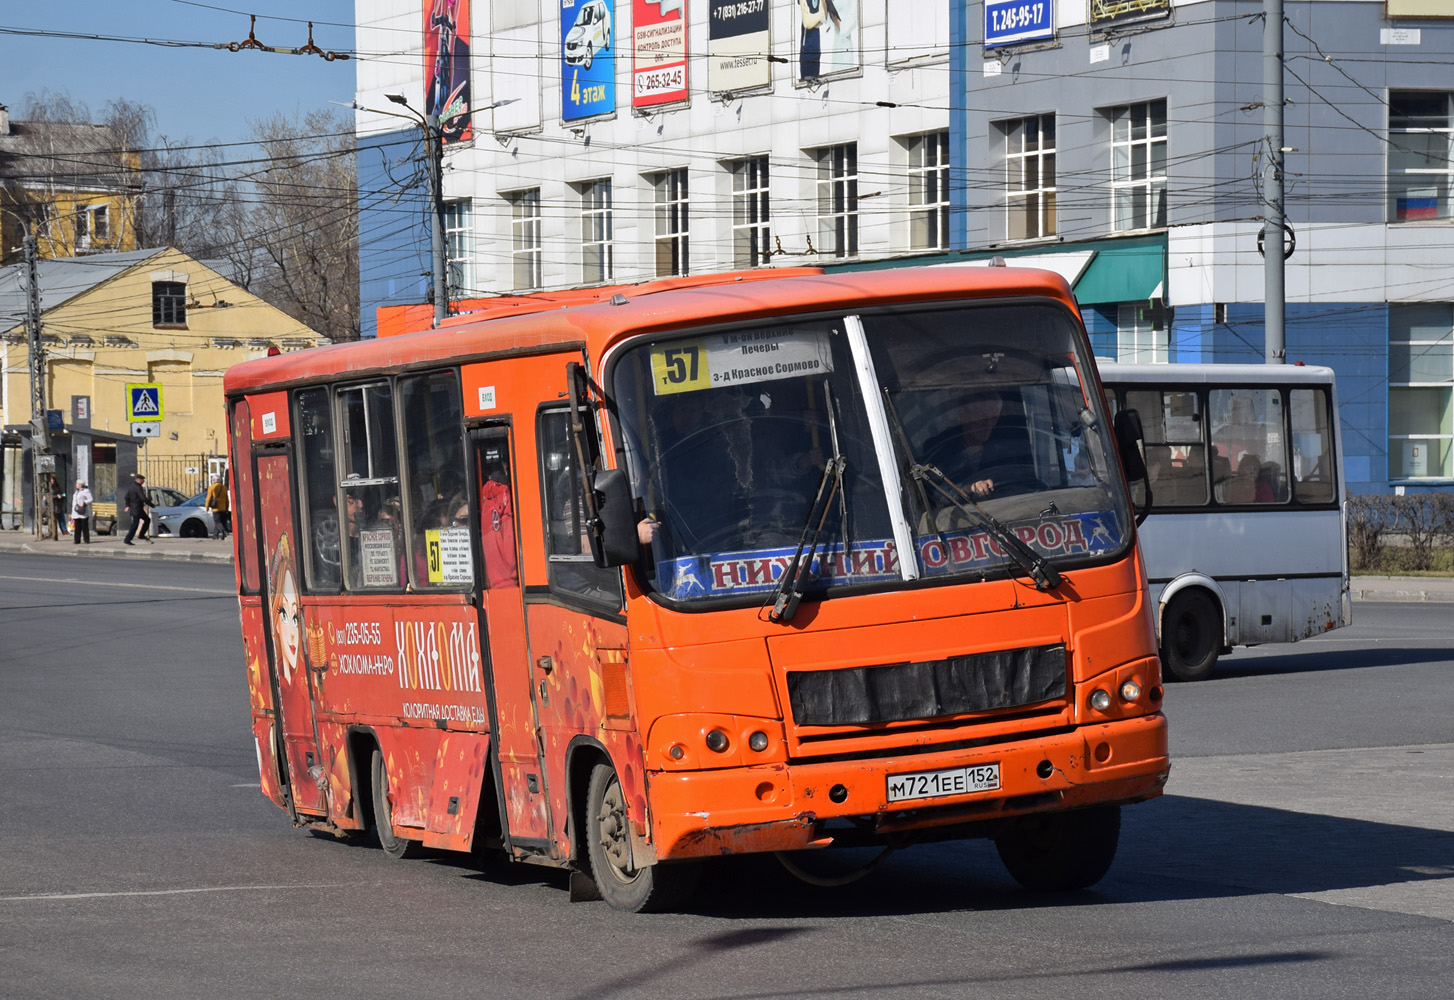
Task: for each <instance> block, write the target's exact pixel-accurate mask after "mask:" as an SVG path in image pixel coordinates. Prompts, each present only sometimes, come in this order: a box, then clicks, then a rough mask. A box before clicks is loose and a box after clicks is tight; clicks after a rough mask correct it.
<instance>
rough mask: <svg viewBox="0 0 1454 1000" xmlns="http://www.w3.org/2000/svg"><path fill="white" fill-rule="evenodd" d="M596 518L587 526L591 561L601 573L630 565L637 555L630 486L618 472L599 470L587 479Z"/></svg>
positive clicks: (623, 474)
mask: <svg viewBox="0 0 1454 1000" xmlns="http://www.w3.org/2000/svg"><path fill="white" fill-rule="evenodd" d="M591 489H592V491H593V492H594V493H595V495H596V497H595V499H596V518H595V520H594V521H593V522H592V523H591V532H590V535H591V558H592V559H594V560H595V561H596V565H597V566H600V567H602V568H603V569H604V568H606V567H609V566H625V565H627V564H629V563H634V562H635V561H636V560H637V558H638V557H639V556H640V554H641V542H640V541H638V539H637V535H636V505H635V504H633V503H632V502H631V484H630V483H628V482H627V481H626V473H624V472H622V471H621V470H620V469H602V470H601V471H600V472H597V473H596V474H595V475H594V476H593V477H592V479H591Z"/></svg>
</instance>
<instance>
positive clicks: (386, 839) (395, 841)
mask: <svg viewBox="0 0 1454 1000" xmlns="http://www.w3.org/2000/svg"><path fill="white" fill-rule="evenodd" d="M371 770H372V772H373V793H374V794H373V799H374V832H375V834H376V835H377V836H378V838H379V847H380V848H382V849H383V852H384V854H386V855H387V856H389V857H391V858H394V859H398V858H405V857H408V856H409V853H410V850H411V849H412V848H413V847H414V841H412V840H407V839H405V838H404V837H399V836H395V834H394V818H393V810H392V809H391V808H390V807H389V769H388V768H387V767H385V766H384V752H383V751H382V750H380V749H379V748H378V747H374V758H373V764H372V767H371Z"/></svg>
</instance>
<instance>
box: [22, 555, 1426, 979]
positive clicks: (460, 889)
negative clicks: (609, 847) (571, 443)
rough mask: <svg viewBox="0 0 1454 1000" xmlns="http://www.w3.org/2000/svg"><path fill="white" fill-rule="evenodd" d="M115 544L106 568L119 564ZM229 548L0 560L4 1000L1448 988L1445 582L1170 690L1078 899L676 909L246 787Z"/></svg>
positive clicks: (741, 863)
mask: <svg viewBox="0 0 1454 1000" xmlns="http://www.w3.org/2000/svg"><path fill="white" fill-rule="evenodd" d="M113 564H114V565H113ZM230 572H231V571H230V569H229V568H228V567H225V566H205V565H192V564H166V563H158V564H149V565H145V566H142V565H139V564H137V563H135V562H131V561H126V560H62V559H56V558H51V557H44V556H22V555H14V554H5V555H3V556H0V765H3V768H0V845H3V848H0V997H4V998H12V997H13V998H22V997H44V998H57V997H60V998H67V997H87V998H107V997H138V998H143V997H144V998H148V1000H155V998H170V997H179V998H196V997H207V998H214V997H217V998H223V997H227V998H230V997H264V996H268V997H271V996H278V995H283V994H292V995H298V994H301V993H304V992H306V993H309V994H312V995H318V996H345V995H349V996H361V997H371V996H384V995H399V994H407V995H410V996H416V997H419V996H433V995H435V994H436V993H437V994H440V995H445V994H447V995H450V996H467V997H511V998H515V997H561V998H576V997H579V998H588V997H589V998H595V997H610V998H615V997H732V998H768V997H837V998H858V997H864V998H868V997H874V998H876V997H955V998H958V997H968V996H975V997H979V996H987V997H988V996H993V997H1046V998H1051V997H1055V998H1061V997H1072V996H1074V997H1079V996H1087V997H1124V996H1126V995H1127V994H1134V995H1142V996H1151V997H1180V996H1188V997H1189V996H1196V997H1198V998H1204V997H1238V998H1242V997H1282V996H1308V997H1360V998H1363V997H1369V996H1378V997H1420V998H1423V997H1439V996H1450V995H1454V957H1451V944H1454V933H1451V921H1454V794H1451V793H1454V731H1451V727H1454V723H1451V722H1450V720H1451V719H1454V684H1451V682H1450V671H1451V669H1454V638H1451V632H1450V629H1449V625H1448V617H1447V616H1448V612H1447V611H1446V610H1445V609H1444V608H1441V607H1440V606H1437V605H1397V604H1386V605H1384V604H1379V605H1374V604H1360V605H1357V606H1356V608H1355V619H1356V621H1357V624H1356V625H1355V626H1354V627H1353V628H1351V629H1348V630H1345V631H1343V632H1341V633H1334V634H1333V635H1330V636H1328V637H1325V638H1322V639H1316V640H1311V641H1308V642H1306V643H1303V644H1300V645H1298V646H1296V647H1271V648H1270V649H1269V650H1267V651H1263V650H1250V651H1239V652H1238V653H1237V654H1235V655H1234V656H1231V657H1228V658H1226V659H1225V660H1224V661H1223V665H1222V667H1221V668H1220V670H1219V672H1218V674H1217V675H1215V676H1214V677H1213V679H1211V680H1209V681H1206V682H1203V683H1201V684H1195V685H1172V686H1171V687H1170V688H1169V689H1168V693H1167V698H1166V707H1167V713H1168V715H1169V716H1170V718H1171V724H1172V744H1173V753H1174V755H1175V762H1174V766H1173V772H1172V779H1171V782H1170V784H1169V786H1168V790H1167V791H1168V794H1167V795H1166V796H1164V797H1162V798H1161V799H1158V800H1156V801H1153V802H1149V803H1145V804H1142V805H1139V806H1135V807H1132V808H1129V809H1127V810H1126V811H1125V814H1124V827H1123V833H1122V844H1121V852H1120V855H1119V857H1118V859H1117V862H1116V865H1115V866H1114V867H1113V868H1112V870H1111V873H1110V875H1109V876H1107V878H1106V879H1105V880H1104V881H1103V882H1101V883H1100V885H1098V886H1097V887H1096V888H1095V889H1094V890H1092V891H1088V892H1083V893H1074V894H1064V895H1039V896H1037V895H1033V894H1029V893H1026V892H1024V891H1022V890H1020V889H1018V888H1017V887H1016V886H1015V885H1014V884H1013V883H1012V882H1011V881H1010V879H1009V878H1008V876H1007V875H1005V873H1004V871H1003V869H1002V868H1001V866H1000V864H999V861H998V859H997V858H996V856H995V854H994V850H993V848H992V847H991V846H989V845H988V844H985V843H978V842H974V843H967V844H964V843H962V844H941V845H927V846H922V847H917V848H912V849H909V850H905V851H902V852H900V853H898V854H896V855H894V856H893V857H891V858H890V859H888V861H886V862H885V863H884V864H883V865H881V866H880V867H879V868H878V869H877V870H876V871H875V872H874V873H873V874H872V875H870V876H869V877H868V878H867V879H866V880H864V881H862V882H859V883H857V884H856V885H854V886H851V887H849V888H845V889H837V890H825V889H814V888H810V887H808V886H806V885H803V884H801V883H799V882H796V881H794V880H793V879H791V878H790V877H789V876H787V875H786V874H785V873H784V872H783V871H782V870H781V869H780V868H778V867H777V866H776V864H775V863H774V862H773V861H772V860H771V859H760V858H749V859H733V860H731V861H729V862H726V863H723V864H721V865H720V866H718V867H717V868H716V869H715V870H714V871H713V872H712V873H711V875H710V876H709V879H708V884H707V886H706V889H705V891H704V893H703V894H702V896H701V898H700V899H699V900H698V902H697V903H696V904H695V905H694V906H693V907H692V908H691V909H690V910H689V911H688V912H686V913H680V914H672V915H659V916H628V915H625V914H620V913H616V912H614V911H611V910H609V909H607V908H606V907H605V906H604V904H600V903H579V904H571V903H569V902H568V901H567V896H566V892H565V879H564V877H563V876H562V875H561V874H560V873H558V872H554V871H550V870H545V869H539V868H533V867H529V866H525V865H509V864H505V863H504V862H501V861H494V862H490V861H483V862H482V861H479V860H474V859H469V858H456V857H453V856H448V855H443V854H435V855H428V856H426V857H424V858H421V859H419V860H407V861H402V862H390V861H388V860H387V859H386V858H384V856H383V855H382V853H381V852H379V851H377V850H375V849H370V848H368V847H365V846H355V845H351V844H347V843H341V842H336V841H333V840H330V839H324V838H318V837H313V836H310V835H309V834H307V833H305V832H302V831H298V830H294V829H292V828H291V827H290V826H289V824H288V821H287V819H286V817H285V816H284V814H283V813H282V812H281V811H280V810H278V809H277V808H275V807H274V806H273V805H272V804H271V803H269V802H267V801H266V800H265V799H263V798H262V796H261V795H260V793H259V792H258V790H257V762H256V760H255V756H254V752H253V749H252V743H251V737H250V733H249V731H248V728H247V714H248V713H247V698H246V691H245V687H244V678H243V669H242V660H241V655H240V644H239V639H238V626H237V612H236V602H235V599H234V598H233V597H232V596H231V590H230V584H231V576H230Z"/></svg>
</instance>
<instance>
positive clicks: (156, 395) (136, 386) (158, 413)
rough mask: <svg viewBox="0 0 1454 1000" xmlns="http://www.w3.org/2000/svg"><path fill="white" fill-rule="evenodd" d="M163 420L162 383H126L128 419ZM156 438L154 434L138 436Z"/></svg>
mask: <svg viewBox="0 0 1454 1000" xmlns="http://www.w3.org/2000/svg"><path fill="white" fill-rule="evenodd" d="M161 418H162V387H161V383H160V382H128V383H126V419H127V420H130V421H133V422H135V421H138V420H160V419H161ZM137 436H138V437H142V436H145V437H155V436H156V435H154V434H147V435H137Z"/></svg>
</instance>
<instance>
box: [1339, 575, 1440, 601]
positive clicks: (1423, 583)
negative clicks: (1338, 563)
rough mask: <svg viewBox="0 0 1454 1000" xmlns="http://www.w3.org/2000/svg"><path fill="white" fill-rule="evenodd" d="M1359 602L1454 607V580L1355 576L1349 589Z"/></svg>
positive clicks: (1430, 577)
mask: <svg viewBox="0 0 1454 1000" xmlns="http://www.w3.org/2000/svg"><path fill="white" fill-rule="evenodd" d="M1349 590H1351V591H1352V593H1353V600H1355V601H1427V602H1431V603H1454V577H1447V576H1355V577H1354V578H1353V580H1352V583H1351V584H1350V586H1349Z"/></svg>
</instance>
